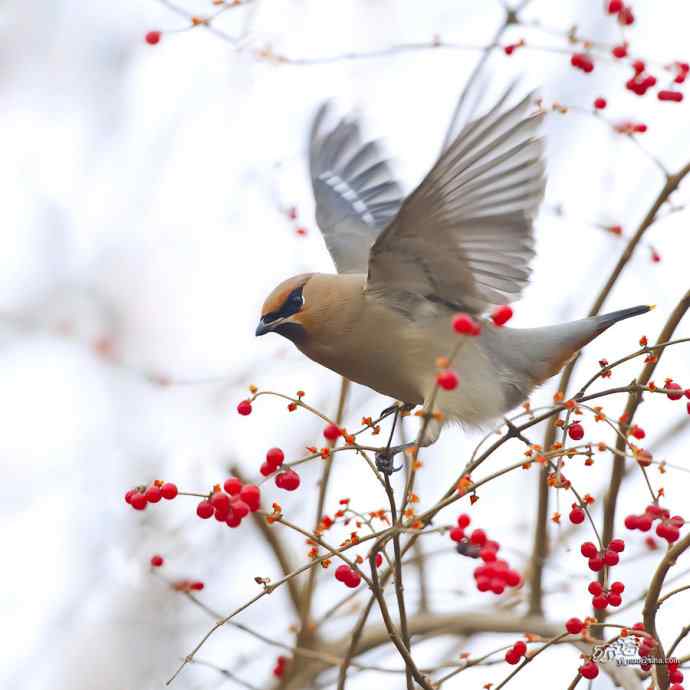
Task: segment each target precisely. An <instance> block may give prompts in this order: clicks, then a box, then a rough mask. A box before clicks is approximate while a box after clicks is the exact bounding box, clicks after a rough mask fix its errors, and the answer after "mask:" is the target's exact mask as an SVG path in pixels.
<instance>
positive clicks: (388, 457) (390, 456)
mask: <svg viewBox="0 0 690 690" xmlns="http://www.w3.org/2000/svg"><path fill="white" fill-rule="evenodd" d="M396 452H397V451H395V450H392V449H390V448H389V449H386V450H380V451H378V452H377V453H376V456H375V457H376V469H377V470H378V471H379V472H381V473H382V474H385V475H387V476H388V477H390V476H391V475H392V474H393V472H399V471H400V470H401V469H402V468H403V466H402V465H400V466H399V467H394V466H393V464H394V463H393V460H394V458H395V455H396Z"/></svg>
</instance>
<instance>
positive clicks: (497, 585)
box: [491, 577, 506, 594]
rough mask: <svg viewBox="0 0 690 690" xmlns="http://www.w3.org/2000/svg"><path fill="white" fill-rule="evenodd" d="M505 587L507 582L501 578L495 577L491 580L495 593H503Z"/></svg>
mask: <svg viewBox="0 0 690 690" xmlns="http://www.w3.org/2000/svg"><path fill="white" fill-rule="evenodd" d="M505 588H506V587H505V584H504V583H503V580H501V579H500V578H497V577H495V578H493V579H492V580H491V591H492V592H493V593H494V594H503V592H504V591H505Z"/></svg>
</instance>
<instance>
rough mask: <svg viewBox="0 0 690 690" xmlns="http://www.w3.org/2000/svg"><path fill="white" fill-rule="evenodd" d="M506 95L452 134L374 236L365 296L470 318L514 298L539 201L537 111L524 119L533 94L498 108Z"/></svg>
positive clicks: (530, 250) (523, 278) (530, 251)
mask: <svg viewBox="0 0 690 690" xmlns="http://www.w3.org/2000/svg"><path fill="white" fill-rule="evenodd" d="M510 93H511V90H508V91H507V92H506V94H504V95H503V97H501V99H499V101H498V103H497V104H496V105H495V106H494V107H493V108H492V109H491V110H490V111H489V112H488V113H487V114H486V115H484V116H483V117H480V118H478V119H477V120H474V121H473V122H470V123H469V124H468V125H467V126H466V127H465V128H464V129H463V130H462V131H461V132H460V134H459V135H458V136H457V138H456V139H455V141H454V142H453V143H452V144H451V145H450V146H449V147H448V149H447V150H446V151H445V152H444V153H443V154H442V155H441V157H440V158H439V160H438V162H437V163H436V165H435V166H434V167H433V168H432V170H431V171H430V172H429V174H428V175H427V176H426V178H425V179H424V180H423V181H422V183H421V184H420V185H419V187H417V189H416V190H415V191H414V192H413V193H412V194H410V196H409V197H408V198H407V199H406V200H405V202H404V203H403V205H402V206H401V208H400V210H399V212H398V213H397V215H396V216H395V218H394V219H393V220H392V221H391V222H390V224H389V225H388V226H387V227H386V229H385V230H384V231H383V232H382V233H381V234H380V235H379V237H378V239H377V240H376V242H375V243H374V245H373V247H372V249H371V253H370V258H369V274H368V281H367V288H368V289H369V290H371V291H376V292H378V293H380V294H381V295H383V297H384V298H385V297H386V296H387V295H390V299H391V302H400V300H401V297H400V295H401V293H405V292H407V293H410V294H413V295H416V296H423V297H426V298H427V299H430V300H431V301H432V302H436V303H439V304H447V305H454V306H455V305H462V307H463V308H465V309H468V310H470V311H474V312H482V311H485V310H486V309H487V308H488V307H489V306H490V305H492V304H501V303H504V302H507V301H512V300H515V299H517V298H518V297H519V296H520V294H521V292H522V290H523V288H524V287H525V285H526V284H527V282H528V280H529V274H530V269H529V263H530V261H531V259H532V257H533V256H534V238H533V228H532V223H533V219H534V217H535V215H536V213H537V211H538V209H539V205H540V203H541V200H542V198H543V196H544V187H545V165H544V161H543V157H544V144H543V140H542V139H541V138H540V137H539V136H538V132H539V127H540V124H541V121H542V117H543V113H541V112H539V113H537V114H535V115H530V111H531V110H532V109H533V105H532V104H533V100H534V96H533V95H532V94H530V95H529V96H527V97H526V98H524V99H523V100H522V101H520V102H519V103H518V104H517V105H515V106H512V107H509V108H508V107H506V103H507V102H508V100H509V96H510ZM410 301H414V300H410Z"/></svg>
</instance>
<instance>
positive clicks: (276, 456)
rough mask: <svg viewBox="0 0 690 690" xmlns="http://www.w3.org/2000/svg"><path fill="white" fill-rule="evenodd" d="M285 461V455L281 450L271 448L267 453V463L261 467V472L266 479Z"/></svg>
mask: <svg viewBox="0 0 690 690" xmlns="http://www.w3.org/2000/svg"><path fill="white" fill-rule="evenodd" d="M283 460H285V455H284V454H283V451H282V450H281V449H280V448H269V449H268V451H267V453H266V461H265V462H264V463H263V464H262V465H261V468H260V469H259V471H260V472H261V474H262V475H263V476H264V477H268V475H269V474H273V473H274V472H275V471H276V470H277V469H278V468H279V467H280V466H281V465H282V464H283Z"/></svg>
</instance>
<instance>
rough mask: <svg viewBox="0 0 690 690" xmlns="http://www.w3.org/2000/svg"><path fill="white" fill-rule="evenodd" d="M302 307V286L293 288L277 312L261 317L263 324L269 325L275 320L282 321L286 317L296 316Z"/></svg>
mask: <svg viewBox="0 0 690 690" xmlns="http://www.w3.org/2000/svg"><path fill="white" fill-rule="evenodd" d="M303 306H304V296H303V295H302V286H300V287H298V288H295V289H294V290H293V291H292V292H291V293H290V294H289V295H288V296H287V299H286V300H285V301H284V302H283V306H282V307H281V308H280V309H279V310H278V311H273V312H271V313H270V314H266V315H265V316H264V317H263V320H264V322H265V323H271V322H272V321H276V320H277V319H284V318H286V317H287V316H292V315H293V314H296V313H297V312H298V311H299V310H300V309H301V308H302V307H303Z"/></svg>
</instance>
